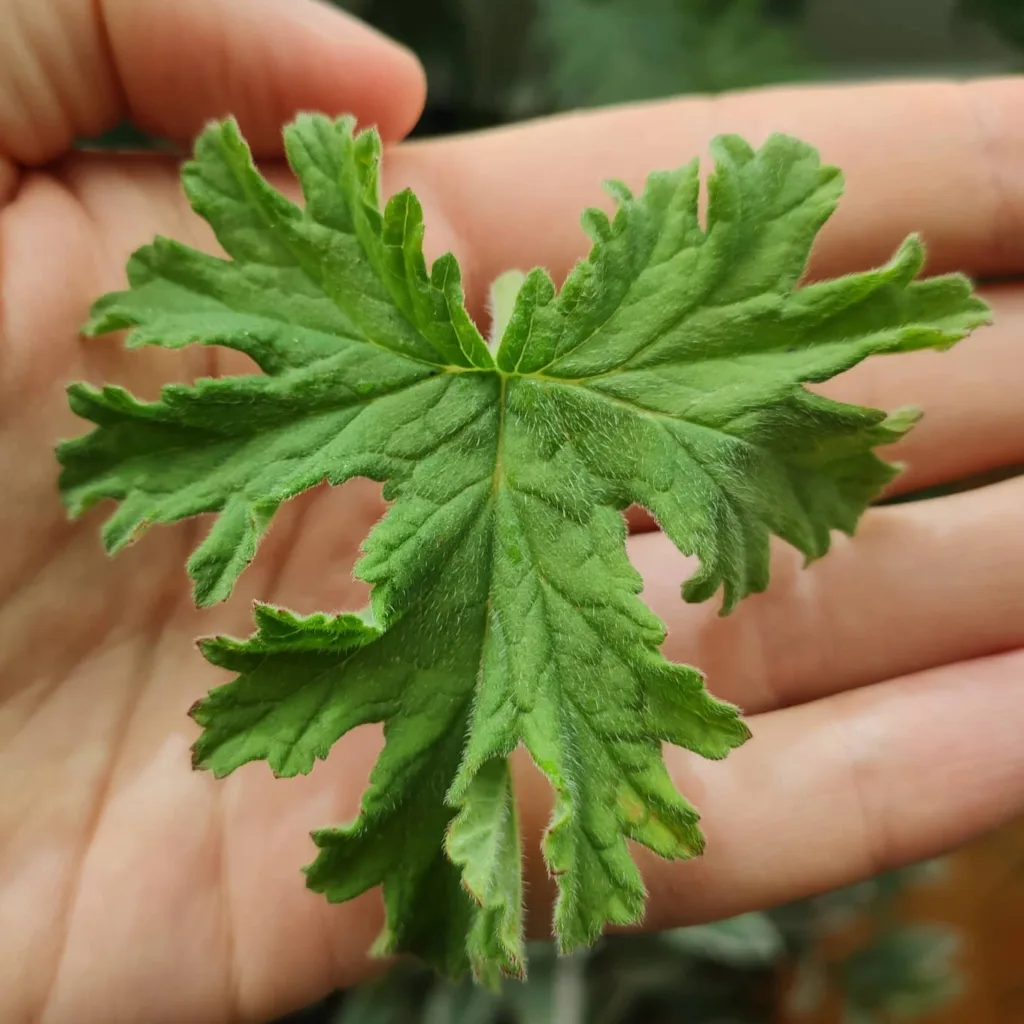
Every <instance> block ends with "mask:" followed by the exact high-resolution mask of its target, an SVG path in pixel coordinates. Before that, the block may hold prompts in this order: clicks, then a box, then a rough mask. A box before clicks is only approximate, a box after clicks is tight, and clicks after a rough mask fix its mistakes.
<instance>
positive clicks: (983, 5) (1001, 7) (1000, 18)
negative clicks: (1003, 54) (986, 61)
mask: <svg viewBox="0 0 1024 1024" xmlns="http://www.w3.org/2000/svg"><path fill="white" fill-rule="evenodd" d="M957 10H958V11H959V13H960V14H961V15H962V16H964V17H966V18H968V19H970V20H972V21H980V22H983V23H984V24H986V25H988V26H989V27H990V28H992V29H994V30H995V32H996V33H997V34H998V35H999V36H1001V37H1002V38H1003V39H1004V40H1005V41H1006V42H1008V43H1010V44H1011V45H1013V46H1017V47H1019V48H1021V49H1024V2H1022V0H959V2H958V5H957Z"/></svg>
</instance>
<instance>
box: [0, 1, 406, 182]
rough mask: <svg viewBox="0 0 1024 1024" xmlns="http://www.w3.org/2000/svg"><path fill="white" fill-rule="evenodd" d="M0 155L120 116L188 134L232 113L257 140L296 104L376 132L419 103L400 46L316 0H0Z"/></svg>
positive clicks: (56, 145)
mask: <svg viewBox="0 0 1024 1024" xmlns="http://www.w3.org/2000/svg"><path fill="white" fill-rule="evenodd" d="M0 22H2V24H3V25H4V32H3V35H2V37H0V156H6V157H7V158H9V159H11V160H14V161H15V162H18V163H23V164H39V163H43V162H45V161H48V160H51V159H53V158H54V157H56V156H58V155H60V154H61V153H62V152H63V151H64V150H65V149H67V148H68V146H69V145H70V144H71V142H72V141H73V140H74V139H75V138H76V137H83V136H85V137H88V136H94V135H97V134H99V133H101V132H103V131H104V130H106V129H108V128H110V127H112V126H113V125H115V124H116V123H118V122H119V121H120V120H121V119H122V118H125V117H130V118H131V119H132V121H133V122H134V123H136V124H137V125H138V126H139V127H140V128H142V129H143V130H145V131H150V132H153V133H155V134H156V135H159V136H161V137H165V138H170V139H174V140H178V141H182V142H185V141H188V140H189V139H191V137H192V136H193V135H194V134H195V133H196V131H197V130H198V129H199V128H200V127H201V126H202V124H203V123H204V122H205V121H207V120H208V119H210V118H212V117H216V116H221V115H225V114H228V113H232V114H235V115H236V116H237V117H238V119H239V122H240V123H241V126H242V129H243V131H244V132H245V134H246V136H247V137H248V138H249V140H250V142H251V143H252V145H253V146H254V148H255V149H256V150H257V151H272V150H275V149H277V148H279V143H280V125H281V123H282V122H283V121H284V120H286V119H287V118H288V117H290V116H291V115H292V114H294V113H295V112H296V111H298V110H300V109H305V108H309V109H315V110H323V111H326V112H329V113H341V112H351V113H355V114H356V115H358V117H359V118H360V119H361V120H362V121H364V122H366V123H375V124H377V125H378V126H379V127H380V129H381V131H382V133H383V134H384V135H385V136H386V137H388V138H397V137H400V136H402V135H404V134H405V133H406V132H407V131H408V130H409V129H410V128H411V127H412V125H413V123H414V122H415V120H416V118H417V117H418V116H419V114H420V111H421V109H422V104H423V98H424V88H425V86H424V79H423V71H422V69H421V67H420V65H419V63H418V62H417V60H416V59H415V57H414V56H413V55H412V54H411V53H409V52H408V51H406V50H405V49H403V48H401V47H399V46H397V45H396V44H394V43H391V42H389V41H388V40H386V39H385V38H384V37H383V36H381V35H379V34H378V33H376V32H375V31H373V30H372V29H370V28H368V27H367V26H365V25H363V24H361V23H360V22H358V21H357V20H356V19H354V18H353V17H351V16H350V15H347V14H344V13H342V12H340V11H337V10H335V9H333V8H331V7H328V6H327V5H326V4H321V3H318V2H316V0H142V2H140V0H99V2H89V0H0Z"/></svg>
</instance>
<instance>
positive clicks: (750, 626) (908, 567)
mask: <svg viewBox="0 0 1024 1024" xmlns="http://www.w3.org/2000/svg"><path fill="white" fill-rule="evenodd" d="M1022 504H1024V478H1019V479H1016V480H1012V481H1007V482H1006V483H1003V484H998V485H995V486H992V487H987V488H982V489H980V490H976V491H968V492H966V493H963V494H958V495H954V496H952V497H948V498H941V499H936V500H933V501H926V502H915V503H911V504H907V505H896V506H892V507H889V508H882V509H876V510H873V511H872V512H870V513H869V514H868V515H867V516H866V517H865V519H864V522H863V524H862V528H861V530H860V531H859V532H858V534H857V536H856V538H855V539H853V540H850V539H849V538H845V537H837V538H836V539H835V542H834V548H833V550H832V551H831V552H830V553H829V555H828V556H827V557H826V558H823V559H822V560H821V561H819V562H816V563H814V564H813V565H812V566H810V567H809V568H807V569H804V568H802V565H803V559H802V556H801V555H799V553H798V552H796V551H794V550H793V549H792V548H790V547H788V546H786V545H783V544H781V543H780V544H778V545H777V547H776V548H775V549H774V551H773V559H772V583H771V586H770V587H769V588H768V590H767V591H766V592H765V593H763V594H758V595H756V596H754V597H751V598H748V599H747V600H746V601H744V602H743V604H741V605H740V607H739V608H738V609H737V610H736V611H735V612H734V613H733V614H732V615H730V616H728V617H727V618H722V617H720V616H719V615H718V602H717V601H709V602H707V603H705V604H701V605H687V604H685V603H683V602H682V601H681V600H680V598H679V583H680V581H681V580H682V579H684V578H685V577H686V576H688V575H689V574H690V572H692V570H693V564H692V562H691V560H689V559H686V558H684V557H683V556H682V555H680V554H679V553H678V552H677V551H676V550H675V549H674V548H673V547H672V545H671V543H670V542H669V541H668V540H667V538H665V537H664V535H662V534H654V533H652V534H645V535H642V536H639V537H634V538H632V540H631V541H630V558H631V560H632V561H633V563H634V565H636V566H637V568H638V569H639V570H640V572H641V573H642V574H643V575H644V579H645V590H644V599H645V600H646V601H647V603H648V604H649V605H650V606H651V607H652V608H653V610H654V611H655V612H656V613H657V614H658V615H659V616H660V617H661V619H662V620H663V621H664V622H666V623H667V624H668V631H669V633H668V639H667V641H666V643H665V646H664V648H663V649H664V652H665V655H666V657H668V658H671V659H672V660H673V661H681V662H686V663H688V664H693V665H699V666H700V667H701V670H702V671H704V672H705V673H706V675H707V679H708V685H709V687H710V688H711V690H712V691H714V693H715V694H717V695H718V696H719V697H722V698H723V699H726V700H729V701H732V702H734V703H737V704H739V705H740V706H741V707H742V708H743V709H744V710H745V711H747V712H761V711H766V710H770V709H775V708H778V707H783V706H787V705H791V704H796V703H801V702H804V701H810V700H814V699H817V698H820V697H825V696H828V695H831V694H837V693H840V692H841V691H844V690H850V689H853V688H855V687H858V686H864V685H867V684H870V683H876V682H879V681H881V680H885V679H891V678H893V677H895V676H899V675H907V674H910V673H912V672H918V671H922V670H925V669H929V668H934V667H938V666H941V665H944V664H949V663H952V662H957V661H964V660H968V659H972V658H979V657H982V656H985V655H990V654H994V653H997V652H1002V651H1007V650H1012V649H1015V648H1017V647H1020V646H1024V615H1021V594H1024V545H1022V544H1021V542H1020V509H1021V506H1022Z"/></svg>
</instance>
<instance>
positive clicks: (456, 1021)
mask: <svg viewBox="0 0 1024 1024" xmlns="http://www.w3.org/2000/svg"><path fill="white" fill-rule="evenodd" d="M936 870H937V868H936V866H935V865H925V866H922V867H918V868H911V869H908V870H904V871H898V872H892V873H890V874H887V875H883V876H881V877H879V878H877V879H874V880H872V881H869V882H864V883H861V884H859V885H855V886H850V887H848V888H846V889H841V890H838V891H837V892H832V893H826V894H824V895H822V896H818V897H815V898H813V899H808V900H803V901H801V902H799V903H793V904H789V905H787V906H785V907H781V908H779V909H778V910H775V911H771V912H767V913H753V914H744V915H743V916H741V917H736V918H732V919H730V920H727V921H721V922H718V923H716V924H708V925H700V926H697V927H692V928H681V929H677V930H675V931H669V932H665V933H663V934H661V935H648V936H612V937H609V938H606V939H605V940H604V941H603V942H602V943H600V944H599V945H598V946H597V947H595V948H594V949H593V950H590V951H588V952H585V953H582V954H579V955H574V956H572V957H568V958H562V959H560V958H557V957H556V956H555V955H554V952H553V950H552V948H551V946H550V944H546V943H537V944H535V945H534V946H533V947H532V948H531V950H530V953H529V957H530V979H529V981H527V982H526V983H520V982H506V983H505V984H504V986H503V987H502V989H501V991H500V992H498V993H491V992H488V991H486V990H484V989H481V988H478V987H476V986H474V985H473V984H472V983H471V982H469V981H466V982H465V983H463V984H462V985H458V986H454V985H450V984H447V983H445V982H442V981H439V980H437V979H436V978H435V977H434V976H433V975H432V974H431V973H430V972H428V971H425V970H422V969H419V968H414V967H409V966H405V965H402V966H399V967H397V968H395V969H394V970H392V971H391V972H389V973H388V974H386V975H385V976H383V977H382V978H380V979H378V980H377V981H375V982H371V983H369V984H367V985H364V986H362V987H360V988H357V989H355V990H353V991H352V992H350V993H348V994H347V995H343V996H341V997H339V998H338V999H336V1000H335V1002H334V1003H333V1004H328V1005H325V1006H324V1007H322V1008H321V1010H320V1015H319V1016H318V1017H317V1018H316V1019H317V1020H319V1021H323V1022H325V1024H632V1022H634V1021H637V1022H639V1021H643V1022H644V1024H761V1022H764V1021H767V1020H771V1019H773V1017H774V1015H775V1008H776V1005H777V1003H778V1001H779V997H780V996H783V997H784V998H785V999H786V1001H787V1002H788V1004H789V1009H790V1011H791V1013H792V1014H793V1015H795V1016H797V1017H798V1018H799V1016H801V1015H805V1014H809V1013H813V1012H815V1011H816V1010H818V1009H820V1008H821V1006H822V1005H824V1002H825V1000H826V998H827V997H829V996H831V997H832V998H835V997H836V996H838V998H839V999H840V1001H841V1003H842V1005H843V1010H844V1014H845V1021H846V1024H888V1022H890V1021H897V1020H912V1019H914V1018H915V1017H917V1016H919V1015H920V1014H922V1013H925V1012H927V1011H929V1010H931V1009H932V1008H934V1007H935V1006H938V1005H941V1004H943V1003H944V1002H945V1001H947V1000H948V999H950V998H951V997H952V996H953V995H954V994H955V993H956V991H957V984H956V976H955V972H954V971H953V969H952V964H951V959H952V955H953V953H954V952H955V950H956V948H957V940H956V936H955V934H954V933H953V932H951V931H949V930H947V929H943V928H933V927H924V926H920V925H906V924H901V923H900V922H899V921H898V920H897V917H896V915H895V908H896V901H897V899H898V897H899V896H900V894H901V893H902V891H903V890H904V888H905V887H906V886H908V885H911V884H917V883H919V882H921V881H924V880H926V879H927V878H929V877H930V876H932V875H934V873H935V872H936ZM851 926H854V927H855V930H856V938H857V941H855V942H854V943H853V944H852V946H851V945H850V944H849V943H848V942H847V943H846V944H841V945H842V949H843V951H842V953H841V954H834V955H829V954H828V953H827V952H824V950H826V949H828V948H829V946H830V945H831V943H830V942H829V939H830V938H832V937H834V936H836V935H840V934H841V933H843V932H844V931H845V930H849V929H850V927H851ZM782 968H788V971H787V972H785V976H787V977H789V978H791V979H792V980H791V981H790V982H789V983H788V991H785V992H780V978H781V977H783V973H784V972H783V971H782V970H781V969H782ZM304 1019H306V1020H311V1019H312V1018H310V1017H306V1018H304Z"/></svg>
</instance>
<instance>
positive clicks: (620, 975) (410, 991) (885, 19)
mask: <svg viewBox="0 0 1024 1024" xmlns="http://www.w3.org/2000/svg"><path fill="white" fill-rule="evenodd" d="M338 2H339V5H340V6H343V7H345V8H347V9H348V10H350V11H352V12H354V13H355V14H357V15H359V16H360V17H362V18H363V19H365V20H366V21H369V22H370V23H372V24H374V25H376V26H377V27H379V28H380V29H382V30H383V31H385V32H387V33H389V34H390V35H392V36H395V37H396V38H398V39H400V40H402V41H403V42H405V43H406V44H407V45H409V46H410V47H411V48H412V49H414V50H415V51H416V52H417V53H418V54H419V55H420V57H421V59H422V60H423V62H424V64H425V65H426V67H427V71H428V76H429V81H430V98H429V101H428V106H427V110H426V113H425V116H424V118H423V120H422V122H421V124H420V126H419V127H418V129H417V134H421V135H423V134H437V133H448V132H456V131H466V130H472V129H474V128H479V127H484V126H490V125H495V124H501V123H505V122H509V121H516V120H520V119H522V118H526V117H535V116H538V115H543V114H546V113H552V112H555V111H559V110H565V109H570V108H577V107H583V106H596V105H601V104H607V103H616V102H620V101H624V100H639V99H647V98H654V97H659V96H667V95H673V94H680V93H687V92H718V91H722V90H728V89H736V88H743V87H748V86H758V85H765V84H770V83H778V82H794V81H809V80H819V81H820V80H829V79H832V80H835V79H847V80H849V79H854V78H877V77H892V76H911V75H913V76H920V75H937V74H942V75H947V74H948V75H958V76H959V75H968V74H977V73H998V72H1001V71H1014V70H1022V69H1024V0H338ZM1021 116H1022V117H1024V111H1021ZM287 1020H288V1024H641V1022H642V1024H670V1022H671V1024H683V1022H685V1024H755V1022H757V1024H762V1022H772V1024H776V1022H778V1024H799V1022H806V1024H872V1022H879V1024H888V1022H895V1021H918V1022H920V1024H939V1022H943V1024H946V1022H956V1024H1017V1022H1021V1024H1024V825H1018V826H1017V827H1015V828H1010V829H1007V830H1004V831H1003V832H1001V833H999V834H996V835H993V836H990V837H988V838H986V839H985V840H983V841H982V842H980V843H978V844H976V845H974V846H973V847H971V848H969V849H967V850H964V851H961V852H959V853H956V854H954V855H952V856H951V857H949V858H947V859H945V860H943V861H941V862H938V863H932V864H928V865H922V866H918V867H915V868H912V869H910V870H907V871H902V872H896V873H893V874H889V875H886V876H884V877H881V878H878V879H875V880H872V881H870V882H867V883H865V884H863V885H858V886H854V887H852V888H850V889H845V890H842V891H840V892H836V893H830V894H828V895H825V896H821V897H819V898H816V899H812V900H806V901H803V902H801V903H798V904H794V905H791V906H787V907H783V908H780V909H776V910H773V911H771V912H768V913H763V914H750V915H747V916H744V917H741V918H737V919H734V920H731V921H724V922H719V923H716V924H712V925H707V926H703V927H700V928H689V929H683V930H679V931H675V932H670V933H667V934H664V935H661V936H656V937H635V938H614V939H608V940H605V941H604V942H603V943H602V944H600V945H599V946H598V947H597V948H596V949H595V950H593V951H591V952H590V953H589V954H587V955H585V956H578V957H573V958H570V959H566V960H557V961H556V960H555V958H554V957H553V956H552V955H551V950H550V948H548V947H546V946H544V945H539V946H536V947H534V948H533V949H532V951H531V958H530V981H529V982H528V983H526V984H512V983H510V984H508V985H507V986H506V988H505V989H504V990H503V991H502V992H501V993H500V994H498V995H492V994H489V993H485V992H482V991H480V990H477V989H474V988H473V987H472V986H471V985H469V984H467V985H465V986H462V987H457V988H456V987H452V986H449V985H447V984H444V983H441V982H438V981H436V980H435V979H434V978H433V977H431V976H430V975H429V974H428V973H426V972H423V971H420V970H418V969H416V968H414V967H409V968H399V969H396V970H395V971H393V972H392V973H390V974H388V975H386V976H385V977H384V978H382V979H381V980H379V981H377V982H375V983H373V984H371V985H367V986H365V987H363V988H360V989H357V990H355V991H352V992H348V993H337V994H335V995H334V996H332V997H331V998H330V999H328V1000H326V1001H325V1002H323V1003H321V1004H320V1005H318V1006H316V1007H310V1008H309V1009H308V1010H307V1011H305V1012H304V1013H302V1014H297V1015H294V1016H292V1017H290V1018H288V1019H287ZM281 1024H284V1022H281Z"/></svg>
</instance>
